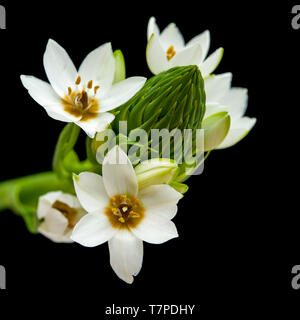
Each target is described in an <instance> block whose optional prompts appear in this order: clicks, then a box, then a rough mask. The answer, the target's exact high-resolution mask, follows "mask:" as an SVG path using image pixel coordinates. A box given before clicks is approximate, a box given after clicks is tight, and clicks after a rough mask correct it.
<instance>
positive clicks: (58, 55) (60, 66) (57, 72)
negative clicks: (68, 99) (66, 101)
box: [44, 39, 77, 97]
mask: <svg viewBox="0 0 300 320" xmlns="http://www.w3.org/2000/svg"><path fill="white" fill-rule="evenodd" d="M44 68H45V71H46V74H47V77H48V79H49V81H50V83H51V85H52V87H53V89H54V90H55V92H56V93H57V94H58V95H59V96H60V97H64V96H65V94H67V92H68V87H73V86H74V82H75V81H76V78H77V71H76V68H75V66H74V64H73V62H72V60H71V59H70V57H69V55H68V54H67V52H66V51H65V49H64V48H63V47H61V46H60V45H59V44H58V43H57V42H55V41H54V40H52V39H49V41H48V44H47V47H46V51H45V54H44Z"/></svg>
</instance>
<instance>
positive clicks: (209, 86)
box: [204, 72, 232, 104]
mask: <svg viewBox="0 0 300 320" xmlns="http://www.w3.org/2000/svg"><path fill="white" fill-rule="evenodd" d="M231 80H232V73H230V72H227V73H222V74H219V75H211V76H210V77H207V78H206V79H205V80H204V86H205V94H206V104H221V101H222V100H221V99H222V98H223V97H224V96H225V95H226V93H227V92H229V90H230V86H231Z"/></svg>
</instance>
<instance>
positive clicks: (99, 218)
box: [71, 212, 118, 247]
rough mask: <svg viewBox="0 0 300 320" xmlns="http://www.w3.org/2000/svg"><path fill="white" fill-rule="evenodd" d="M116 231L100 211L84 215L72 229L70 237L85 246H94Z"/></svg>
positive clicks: (108, 238)
mask: <svg viewBox="0 0 300 320" xmlns="http://www.w3.org/2000/svg"><path fill="white" fill-rule="evenodd" d="M117 231H118V229H115V228H113V227H112V226H111V224H110V222H109V220H108V218H107V217H106V216H105V214H104V213H102V212H94V213H89V214H87V215H85V216H84V217H83V218H81V219H80V220H79V222H78V223H77V224H76V226H75V227H74V229H73V232H72V235H71V239H72V240H73V241H75V242H78V243H79V244H81V245H83V246H85V247H96V246H99V245H100V244H102V243H104V242H106V241H108V240H110V239H111V238H112V237H113V236H114V235H115V234H116V232H117Z"/></svg>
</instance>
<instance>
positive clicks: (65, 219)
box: [37, 191, 86, 243]
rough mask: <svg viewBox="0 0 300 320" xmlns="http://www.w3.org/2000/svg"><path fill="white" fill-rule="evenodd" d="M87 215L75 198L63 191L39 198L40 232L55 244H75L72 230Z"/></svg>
mask: <svg viewBox="0 0 300 320" xmlns="http://www.w3.org/2000/svg"><path fill="white" fill-rule="evenodd" d="M85 214H86V211H85V210H84V209H83V208H82V207H81V205H80V203H79V201H78V200H77V198H76V197H75V196H73V195H71V194H67V193H63V192H61V191H55V192H49V193H47V194H45V195H43V196H42V197H40V198H39V203H38V209H37V216H38V219H40V220H41V222H40V224H39V228H38V231H39V232H40V233H41V234H42V235H44V236H45V237H47V238H49V239H51V240H52V241H54V242H65V243H69V242H73V240H71V238H70V236H71V233H72V230H73V228H74V226H75V224H76V223H77V222H78V221H79V220H80V218H82V217H83V216H84V215H85Z"/></svg>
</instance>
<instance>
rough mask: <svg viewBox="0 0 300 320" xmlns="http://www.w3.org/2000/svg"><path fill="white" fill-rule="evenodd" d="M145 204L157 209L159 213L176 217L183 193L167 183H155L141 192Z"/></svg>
mask: <svg viewBox="0 0 300 320" xmlns="http://www.w3.org/2000/svg"><path fill="white" fill-rule="evenodd" d="M138 197H139V199H140V200H141V202H142V204H143V206H144V207H145V209H146V212H147V213H148V210H150V209H151V210H156V211H157V213H158V214H160V215H163V216H164V217H166V218H168V219H172V218H174V216H175V215H176V212H177V203H178V201H179V200H180V199H181V198H182V194H181V193H179V192H177V191H176V190H175V189H174V188H172V187H171V186H169V185H167V184H162V185H153V186H151V187H148V188H145V189H143V190H142V191H140V192H139V195H138Z"/></svg>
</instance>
